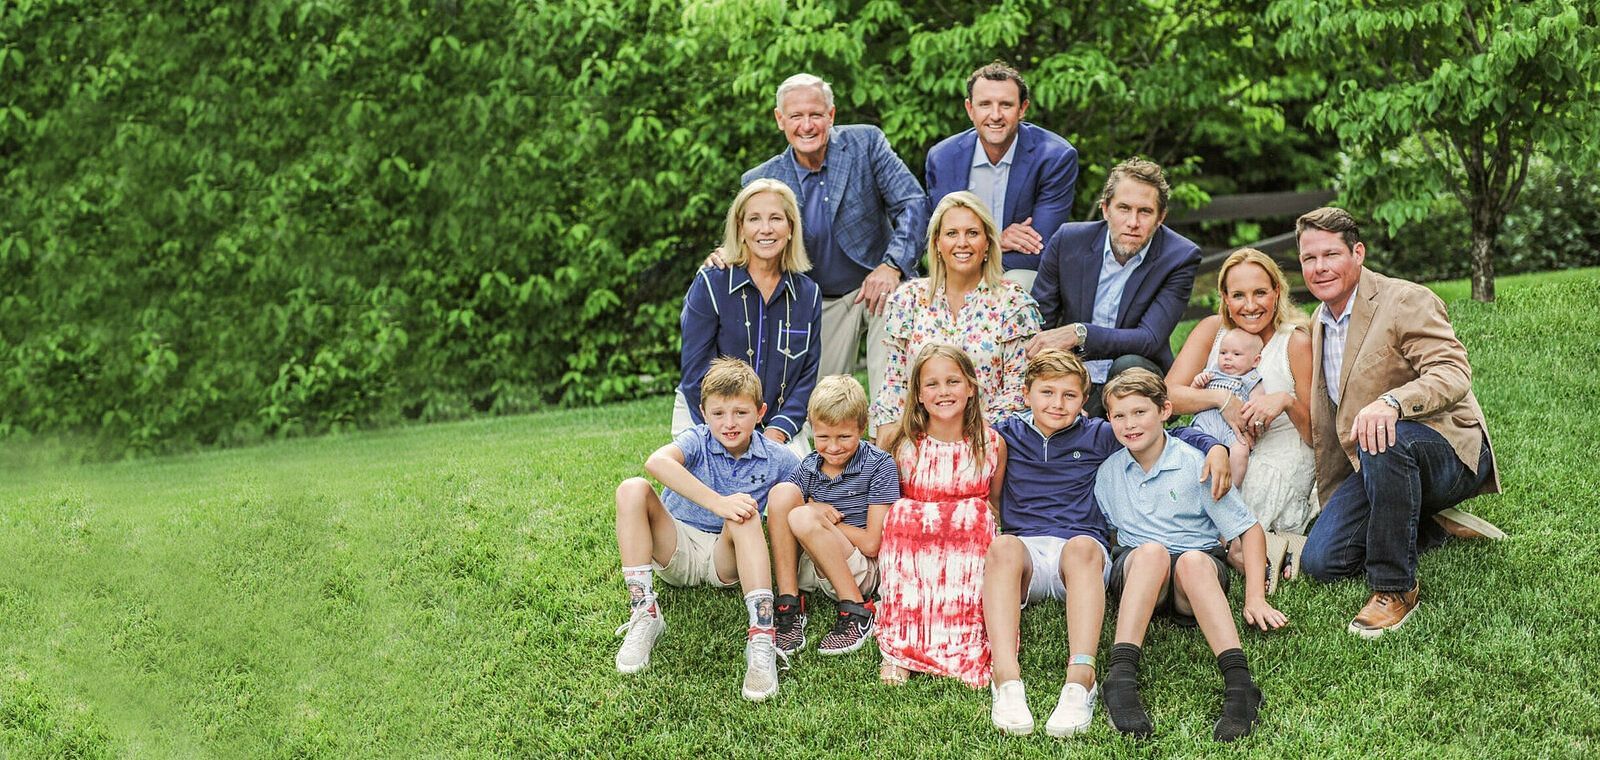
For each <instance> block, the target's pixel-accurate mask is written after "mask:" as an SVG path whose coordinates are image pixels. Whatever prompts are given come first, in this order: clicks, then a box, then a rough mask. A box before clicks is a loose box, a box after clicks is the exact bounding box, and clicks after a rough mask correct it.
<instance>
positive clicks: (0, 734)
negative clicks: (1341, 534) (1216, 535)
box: [0, 270, 1600, 758]
mask: <svg viewBox="0 0 1600 760" xmlns="http://www.w3.org/2000/svg"><path fill="white" fill-rule="evenodd" d="M1499 288H1500V290H1499V293H1500V301H1499V302H1498V303H1494V304H1478V303H1474V302H1471V301H1470V300H1466V284H1465V283H1464V282H1463V283H1443V284H1442V285H1441V286H1440V287H1439V288H1438V289H1439V290H1440V291H1441V292H1442V293H1444V294H1445V297H1446V298H1447V300H1448V301H1449V303H1450V311H1451V315H1452V318H1453V319H1454V321H1455V324H1456V327H1457V330H1458V332H1459V334H1460V335H1461V337H1462V339H1463V341H1464V342H1465V343H1466V344H1467V346H1468V349H1469V350H1470V352H1471V355H1472V359H1473V365H1474V370H1475V378H1476V380H1475V387H1476V390H1477V393H1478V397H1479V399H1480V400H1481V401H1482V403H1483V406H1484V408H1485V409H1486V411H1487V414H1488V416H1489V422H1490V428H1491V432H1492V434H1493V436H1494V441H1495V444H1496V452H1497V454H1498V456H1499V458H1500V462H1501V466H1502V472H1503V477H1504V482H1505V485H1506V493H1505V494H1503V495H1501V496H1499V497H1489V498H1484V499H1480V500H1478V501H1476V502H1473V503H1472V505H1471V509H1472V510H1473V511H1474V512H1477V513H1478V514H1481V515H1483V516H1485V517H1487V518H1489V519H1490V520H1492V521H1493V522H1495V523H1496V524H1498V525H1499V526H1501V527H1502V528H1504V529H1505V530H1506V531H1507V532H1508V533H1510V538H1509V539H1508V540H1506V541H1504V542H1501V543H1498V544H1493V545H1465V544H1451V545H1447V546H1446V547H1444V548H1442V549H1440V550H1439V551H1437V552H1433V553H1431V554H1429V555H1427V556H1426V557H1424V558H1423V560H1422V578H1423V581H1422V582H1423V597H1422V598H1423V605H1422V608H1421V610H1420V611H1419V612H1418V614H1417V616H1416V617H1415V618H1413V620H1412V622H1410V623H1409V624H1408V625H1407V627H1406V629H1405V630H1404V631H1402V632H1400V633H1398V634H1395V635H1391V636H1388V637H1385V638H1384V639H1382V640H1379V641H1376V642H1366V641H1362V640H1359V639H1357V638H1355V637H1353V636H1350V635H1349V634H1347V633H1345V632H1344V625H1345V623H1346V622H1347V620H1348V619H1349V617H1350V616H1351V615H1352V614H1354V612H1355V611H1356V609H1357V608H1359V607H1360V605H1361V603H1362V602H1363V601H1364V600H1365V596H1366V593H1365V590H1364V588H1363V586H1362V585H1361V584H1359V583H1354V582H1346V583H1340V584H1336V585H1332V586H1313V585H1310V584H1307V583H1296V584H1292V585H1289V586H1287V587H1286V589H1285V590H1283V591H1280V593H1279V594H1278V595H1277V596H1276V597H1274V601H1275V603H1276V604H1278V605H1280V607H1281V608H1282V609H1283V610H1284V611H1285V612H1287V613H1288V614H1289V616H1290V617H1291V620H1292V622H1291V624H1290V626H1289V627H1288V628H1287V629H1285V630H1284V631H1280V632H1277V633H1273V634H1259V633H1254V634H1252V633H1247V634H1245V644H1244V645H1245V650H1246V652H1247V654H1248V655H1249V656H1250V658H1251V663H1252V666H1253V668H1254V670H1255V672H1256V674H1257V678H1258V680H1259V681H1260V682H1261V685H1262V688H1263V689H1264V690H1265V692H1266V694H1267V700H1268V701H1267V706H1266V708H1265V712H1264V715H1265V723H1264V724H1263V726H1262V727H1261V729H1260V730H1259V732H1258V734H1257V735H1256V736H1254V737H1251V738H1249V739H1247V740H1245V742H1244V743H1243V745H1242V748H1241V749H1242V750H1243V751H1245V752H1248V753H1249V754H1251V755H1260V756H1272V757H1277V758H1293V757H1315V756H1368V755H1388V756H1411V757H1419V756H1435V755H1446V756H1469V755H1492V756H1502V755H1515V756H1572V757H1578V756H1585V757H1589V756H1594V754H1595V753H1596V752H1597V751H1600V747H1597V746H1595V745H1596V744H1597V743H1600V742H1597V741H1596V738H1595V737H1596V736H1600V698H1597V696H1596V695H1597V694H1600V628H1597V626H1596V621H1600V583H1596V582H1595V580H1594V577H1595V576H1594V572H1595V568H1596V567H1597V566H1600V548H1597V545H1596V539H1595V537H1596V536H1597V535H1600V514H1597V512H1600V511H1597V509H1596V506H1597V501H1600V499H1597V484H1600V458H1597V457H1596V456H1595V453H1594V450H1593V449H1590V448H1589V447H1590V446H1592V445H1594V441H1595V435H1594V432H1593V430H1594V421H1593V420H1590V419H1589V415H1590V414H1593V413H1594V405H1595V402H1596V400H1597V399H1600V375H1597V371H1596V369H1597V365H1600V337H1597V336H1600V272H1597V271H1596V270H1584V271H1578V272H1564V273H1552V274H1549V275H1538V276H1526V277H1508V278H1504V279H1502V280H1500V282H1499ZM669 407H670V400H669V399H665V398H663V399H654V400H649V401H645V402H638V403H630V404H622V405H616V406H611V407H606V408H601V409H588V410H563V411H554V412H548V413H542V414H535V415H530V416H524V417H514V418H502V419H493V420H482V421H472V422H465V423H458V424H448V425H431V426H426V427H415V428H404V429H395V430H388V431H381V432H372V433H362V434H352V435H345V436H334V437H327V438H320V439H313V440H302V441H292V442H287V443H282V444H277V445H271V446H264V447H258V448H252V449H244V450H234V451H222V452H214V453H207V454H202V455H196V456H186V457H175V458H164V459H155V460H147V461H139V462H131V463H122V464H112V465H95V466H72V467H55V468H49V467H41V466H33V467H28V468H20V467H16V466H12V467H10V468H9V469H5V470H0V558H3V559H0V756H15V757H27V756H44V755H70V756H139V757H172V756H183V757H190V756H308V755H322V756H395V755H408V756H409V755H422V756H439V755H471V756H476V755H527V754H532V753H535V752H537V753H540V754H544V753H547V752H548V753H560V754H561V755H562V756H574V755H576V756H588V755H613V754H619V755H636V756H667V755H672V756H693V755H715V756H723V755H735V756H756V755H761V754H773V755H778V756H795V755H801V754H806V755H811V756H817V755H819V754H828V755H834V754H844V753H847V752H860V751H864V750H868V749H869V748H870V750H871V752H873V753H874V754H875V755H878V756H898V755H907V754H916V755H950V754H957V753H959V754H968V753H982V754H1000V753H1005V754H1007V755H1016V756H1026V757H1031V756H1046V755H1050V756H1056V755H1059V754H1060V753H1062V752H1063V751H1071V752H1074V753H1085V754H1089V755H1093V756H1125V755H1145V754H1161V755H1169V754H1170V755H1196V754H1215V755H1221V754H1230V755H1231V754H1234V753H1235V752H1236V751H1238V749H1233V748H1230V749H1219V748H1217V747H1215V746H1213V745H1212V743H1211V741H1210V732H1211V722H1212V720H1213V719H1214V718H1215V715H1216V710H1217V708H1218V705H1219V703H1220V694H1221V681H1220V678H1219V677H1218V676H1217V674H1216V670H1215V667H1214V666H1213V664H1212V658H1211V657H1210V654H1209V650H1208V649H1207V648H1206V645H1205V642H1204V640H1203V639H1202V638H1201V636H1200V634H1199V633H1198V632H1197V631H1188V630H1180V629H1176V628H1174V627H1172V626H1170V625H1168V624H1165V623H1157V624H1156V626H1155V627H1154V629H1153V630H1152V632H1151V635H1150V637H1149V640H1148V642H1147V646H1146V654H1145V667H1144V679H1143V685H1144V694H1145V699H1146V702H1147V704H1148V706H1149V708H1150V710H1151V713H1152V716H1153V717H1154V719H1155V722H1156V730H1157V735H1156V738H1155V739H1153V740H1152V741H1149V742H1147V743H1144V744H1142V745H1136V744H1134V743H1131V742H1128V741H1126V740H1123V739H1122V738H1120V737H1119V736H1117V735H1115V732H1114V731H1112V730H1111V728H1110V727H1109V725H1107V723H1106V722H1105V720H1104V719H1103V717H1100V716H1097V720H1096V723H1095V725H1094V728H1093V730H1092V731H1091V732H1090V733H1088V734H1087V735H1085V736H1083V737H1080V738H1076V739H1073V740H1071V743H1070V745H1064V744H1062V743H1059V742H1058V741H1056V740H1052V739H1050V738H1048V737H1045V736H1043V735H1042V732H1041V733H1040V734H1039V735H1036V736H1033V737H1027V738H1002V737H1001V736H999V735H998V734H997V733H996V732H995V731H994V730H993V729H992V728H991V726H990V725H989V718H988V709H989V696H988V694H987V693H986V692H972V691H969V690H967V689H966V688H965V687H963V686H961V685H960V684H958V683H956V682H954V681H951V680H932V679H928V678H914V679H913V680H912V682H911V683H910V684H909V685H907V686H905V687H903V688H899V689H887V688H884V687H880V686H878V685H877V684H876V682H875V678H874V676H875V670H876V668H875V665H876V658H875V657H874V656H871V655H869V654H867V653H865V652H863V653H858V654H856V655H852V656H846V657H842V658H824V657H820V656H818V655H816V654H815V653H814V652H812V651H808V652H807V653H805V654H803V655H801V656H800V657H799V658H798V660H797V661H796V663H795V665H794V668H793V669H792V670H790V671H788V672H787V673H786V674H785V677H784V680H783V690H782V692H781V693H780V694H779V695H778V696H777V697H776V698H775V699H774V700H773V701H772V702H770V703H767V704H762V705H752V704H749V703H747V702H745V701H744V700H742V699H740V698H739V694H738V689H739V679H740V676H741V674H742V672H743V661H742V658H741V652H742V644H743V633H744V609H743V606H742V605H741V604H740V602H739V600H738V597H737V595H736V594H733V593H718V592H713V591H709V590H701V589H695V590H675V589H665V590H663V591H662V604H663V608H664V610H665V612H666V615H667V620H668V625H669V627H668V631H667V635H666V636H665V637H664V638H663V639H662V640H661V642H660V645H659V646H658V648H657V652H656V657H655V661H654V663H653V665H652V666H651V669H650V670H648V671H646V672H645V673H643V674H640V675H638V676H631V677H629V676H621V675H619V674H617V673H616V672H615V671H614V669H613V668H612V664H611V658H612V655H613V654H614V652H615V647H616V643H617V642H618V639H616V638H614V637H613V635H612V630H613V628H615V627H616V626H617V625H618V624H620V623H622V622H624V621H625V620H626V617H627V611H626V608H625V601H624V600H625V594H624V592H623V589H622V584H621V581H620V579H619V577H618V572H617V559H616V547H615V543H614V540H613V537H612V534H611V512H612V508H613V507H612V491H613V489H614V487H615V485H616V483H617V482H618V481H620V480H621V479H622V478H624V477H626V476H629V475H634V474H638V473H640V472H641V463H642V461H643V459H644V457H645V455H646V454H647V453H648V452H649V451H650V450H652V449H653V448H654V447H656V446H657V445H659V444H660V443H662V442H664V441H665V440H666V434H665V431H666V427H667V419H668V417H669ZM12 459H13V460H15V459H16V457H12ZM1237 597H1238V590H1237V584H1236V591H1235V600H1236V602H1237ZM816 609H817V610H818V611H821V612H824V613H827V612H828V611H829V610H830V606H829V605H828V604H826V602H825V600H823V603H821V604H817V605H816ZM1235 609H1237V604H1236V606H1235ZM825 616H826V615H824V617H825ZM818 627H819V626H817V624H815V623H814V624H813V629H812V638H813V644H814V640H815V637H816V636H817V635H818V631H817V628H818ZM1110 631H1111V626H1110V624H1109V623H1108V625H1107V626H1106V637H1107V639H1106V644H1107V645H1109V637H1110ZM1023 644H1024V648H1023V673H1024V677H1025V679H1026V680H1027V681H1028V684H1029V697H1030V702H1031V705H1032V707H1033V710H1034V713H1035V716H1036V718H1037V719H1038V721H1040V723H1041V724H1042V722H1043V720H1044V718H1045V717H1046V716H1047V715H1048V713H1049V711H1050V709H1051V708H1052V707H1053V706H1054V704H1055V693H1056V691H1057V690H1058V689H1059V688H1060V686H1061V676H1060V673H1061V671H1062V669H1063V668H1064V666H1065V658H1066V634H1065V631H1064V629H1063V626H1062V622H1061V608H1060V606H1059V605H1057V604H1045V605H1041V606H1039V607H1037V608H1034V609H1029V610H1028V611H1027V612H1026V614H1025V616H1024V618H1023ZM1104 652H1105V650H1102V656H1104ZM1102 714H1103V713H1102Z"/></svg>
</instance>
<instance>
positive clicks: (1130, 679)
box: [1105, 644, 1154, 737]
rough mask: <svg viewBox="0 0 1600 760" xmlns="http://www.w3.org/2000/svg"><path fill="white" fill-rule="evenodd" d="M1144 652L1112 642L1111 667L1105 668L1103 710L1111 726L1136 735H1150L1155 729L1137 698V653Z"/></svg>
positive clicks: (1133, 646)
mask: <svg viewBox="0 0 1600 760" xmlns="http://www.w3.org/2000/svg"><path fill="white" fill-rule="evenodd" d="M1142 653H1143V651H1142V650H1140V649H1139V647H1138V646H1136V645H1134V644H1115V645H1113V646H1112V647H1111V667H1110V668H1108V669H1107V670H1106V681H1105V703H1106V713H1107V714H1108V715H1110V716H1111V725H1113V726H1115V727H1116V729H1117V730H1118V731H1121V732H1122V733H1125V734H1132V735H1133V736H1136V737H1144V736H1149V735H1150V733H1151V731H1152V730H1153V729H1154V727H1153V726H1151V724H1150V714H1149V713H1147V712H1145V709H1144V702H1143V701H1141V700H1140V699H1139V656H1140V655H1141V654H1142Z"/></svg>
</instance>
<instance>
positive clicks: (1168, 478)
mask: <svg viewBox="0 0 1600 760" xmlns="http://www.w3.org/2000/svg"><path fill="white" fill-rule="evenodd" d="M1105 405H1106V410H1107V412H1108V415H1109V419H1110V420H1111V427H1112V428H1113V429H1114V430H1116V433H1117V440H1118V441H1121V442H1122V444H1123V445H1124V446H1126V447H1127V448H1126V449H1125V450H1123V451H1119V452H1117V453H1116V454H1113V455H1111V456H1110V457H1109V458H1107V459H1106V461H1105V463H1104V464H1102V465H1100V472H1099V475H1098V476H1097V477H1096V479H1095V486H1094V495H1095V500H1096V501H1098V502H1099V503H1100V508H1101V509H1102V510H1104V511H1105V513H1106V518H1107V520H1109V521H1110V523H1111V526H1112V527H1114V528H1116V530H1117V550H1116V552H1115V556H1116V559H1115V560H1113V562H1112V565H1111V592H1112V594H1114V595H1116V596H1117V597H1119V598H1120V600H1121V601H1120V602H1119V604H1118V607H1117V633H1116V639H1115V641H1116V643H1115V644H1114V645H1113V646H1112V647H1111V667H1110V669H1109V670H1108V671H1107V673H1106V682H1105V696H1106V711H1107V712H1108V713H1109V714H1110V715H1111V724H1112V725H1113V726H1115V727H1116V729H1117V730H1118V731H1121V732H1123V733H1125V734H1132V735H1134V736H1141V737H1142V736H1148V735H1149V734H1150V733H1151V731H1152V726H1151V724H1150V716H1149V714H1148V713H1146V712H1145V709H1144V703H1143V702H1142V701H1140V699H1139V685H1138V678H1139V658H1140V655H1141V654H1142V650H1141V649H1140V646H1141V645H1142V644H1143V643H1144V635H1145V631H1146V630H1147V629H1148V628H1149V627H1150V617H1151V615H1153V614H1155V612H1156V610H1157V609H1158V608H1159V609H1163V610H1165V611H1167V612H1169V613H1171V614H1172V616H1173V617H1174V618H1176V619H1177V621H1178V622H1179V623H1188V624H1198V625H1199V626H1200V631H1201V633H1203V634H1205V637H1206V643H1207V644H1210V645H1211V651H1212V653H1213V654H1215V655H1216V656H1217V668H1218V669H1219V670H1221V671H1222V680H1223V685H1224V688H1223V696H1222V715H1221V717H1219V718H1217V723H1216V726H1215V727H1214V728H1213V729H1212V734H1211V735H1212V738H1214V739H1216V740H1217V741H1222V742H1228V741H1233V740H1234V739H1238V738H1240V737H1242V736H1246V735H1248V734H1249V733H1250V732H1251V731H1253V730H1255V726H1256V722H1257V720H1258V713H1259V711H1260V709H1261V703H1262V698H1261V689H1259V688H1257V687H1256V684H1255V681H1254V680H1253V679H1252V678H1251V677H1250V667H1249V665H1248V664H1247V663H1246V662H1245V658H1244V650H1242V649H1240V648H1239V629H1238V628H1237V627H1235V626H1234V623H1233V610H1231V609H1230V608H1229V607H1228V580H1229V578H1228V565H1227V553H1228V549H1227V546H1228V545H1227V542H1229V541H1233V540H1234V539H1237V538H1239V537H1241V536H1243V537H1244V541H1243V544H1244V567H1245V573H1244V580H1245V591H1244V610H1243V612H1244V620H1245V623H1246V624H1250V625H1255V626H1258V627H1260V628H1261V630H1263V631H1265V630H1269V629H1272V628H1277V627H1279V626H1281V625H1283V624H1284V623H1286V622H1288V620H1289V619H1288V618H1287V617H1286V616H1284V614H1283V613H1282V612H1279V611H1278V610H1276V609H1273V607H1272V605H1270V604H1268V603H1267V584H1266V556H1267V539H1266V534H1265V533H1264V532H1262V530H1261V525H1260V524H1258V523H1257V522H1256V518H1255V515H1254V514H1252V513H1251V512H1250V509H1249V508H1248V507H1246V506H1245V505H1244V502H1243V501H1241V500H1240V499H1239V495H1238V493H1236V492H1233V491H1230V492H1228V493H1226V494H1224V495H1223V496H1222V498H1220V499H1219V498H1217V497H1216V496H1215V495H1214V494H1211V493H1208V492H1207V491H1206V490H1205V489H1204V488H1201V487H1200V486H1199V484H1198V483H1197V482H1195V481H1196V478H1195V475H1196V474H1197V473H1198V472H1199V471H1200V457H1199V456H1198V455H1197V454H1195V452H1194V451H1192V450H1190V449H1189V448H1188V447H1186V446H1174V445H1172V441H1171V440H1170V438H1169V436H1168V435H1167V433H1166V431H1165V430H1164V429H1163V428H1162V425H1163V424H1164V423H1165V422H1166V419H1167V417H1168V416H1170V415H1171V414H1172V404H1171V403H1169V402H1168V401H1167V386H1166V384H1165V383H1163V382H1162V381H1161V378H1160V377H1157V376H1156V374H1155V373H1153V372H1150V371H1148V370H1143V369H1131V370H1128V371H1127V372H1124V373H1122V374H1121V375H1118V376H1117V377H1116V378H1114V379H1112V381H1111V382H1109V383H1107V384H1106V387H1105Z"/></svg>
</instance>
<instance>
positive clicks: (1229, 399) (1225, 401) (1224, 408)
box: [1217, 393, 1233, 414]
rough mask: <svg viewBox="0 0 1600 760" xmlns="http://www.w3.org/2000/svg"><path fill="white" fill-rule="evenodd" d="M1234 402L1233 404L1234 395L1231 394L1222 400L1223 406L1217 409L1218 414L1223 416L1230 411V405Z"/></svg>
mask: <svg viewBox="0 0 1600 760" xmlns="http://www.w3.org/2000/svg"><path fill="white" fill-rule="evenodd" d="M1232 402H1233V394H1232V393H1230V394H1228V397H1227V398H1225V399H1223V400H1222V406H1219V407H1217V413H1218V414H1221V413H1223V412H1226V411H1228V404H1230V403H1232Z"/></svg>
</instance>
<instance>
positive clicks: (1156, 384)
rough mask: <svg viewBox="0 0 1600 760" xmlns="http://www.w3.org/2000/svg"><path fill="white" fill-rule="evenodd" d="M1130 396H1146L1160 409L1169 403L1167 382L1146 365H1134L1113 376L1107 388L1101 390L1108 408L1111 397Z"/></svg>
mask: <svg viewBox="0 0 1600 760" xmlns="http://www.w3.org/2000/svg"><path fill="white" fill-rule="evenodd" d="M1128 396H1144V397H1145V398H1147V399H1150V400H1151V401H1152V402H1154V403H1155V405H1156V408H1157V409H1160V408H1161V407H1163V406H1166V404H1167V383H1166V381H1165V380H1162V379H1161V376H1160V375H1157V374H1156V373H1154V372H1151V371H1150V370H1147V369H1145V368H1144V367H1132V368H1129V369H1127V370H1124V371H1123V372H1122V374H1120V375H1117V376H1116V377H1113V378H1111V382H1109V383H1106V387H1105V390H1104V391H1102V392H1101V396H1100V400H1101V402H1102V403H1104V404H1105V406H1106V409H1110V408H1111V399H1114V398H1127V397H1128Z"/></svg>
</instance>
